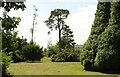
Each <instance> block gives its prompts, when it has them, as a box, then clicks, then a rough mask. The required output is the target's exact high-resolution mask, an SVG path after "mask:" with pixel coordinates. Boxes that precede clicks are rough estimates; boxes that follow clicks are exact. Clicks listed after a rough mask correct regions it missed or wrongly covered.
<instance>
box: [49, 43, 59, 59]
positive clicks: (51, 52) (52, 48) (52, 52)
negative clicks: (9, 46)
mask: <svg viewBox="0 0 120 77" xmlns="http://www.w3.org/2000/svg"><path fill="white" fill-rule="evenodd" d="M47 51H48V53H47V54H48V57H51V56H52V55H55V54H57V51H58V47H57V45H53V46H49V47H48V50H47Z"/></svg>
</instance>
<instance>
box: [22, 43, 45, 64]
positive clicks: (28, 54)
mask: <svg viewBox="0 0 120 77" xmlns="http://www.w3.org/2000/svg"><path fill="white" fill-rule="evenodd" d="M42 50H43V48H40V47H39V46H38V45H35V44H29V45H26V46H25V47H23V56H24V58H25V59H26V60H29V61H32V62H34V61H35V60H38V61H39V60H40V59H41V58H42V57H43V51H42Z"/></svg>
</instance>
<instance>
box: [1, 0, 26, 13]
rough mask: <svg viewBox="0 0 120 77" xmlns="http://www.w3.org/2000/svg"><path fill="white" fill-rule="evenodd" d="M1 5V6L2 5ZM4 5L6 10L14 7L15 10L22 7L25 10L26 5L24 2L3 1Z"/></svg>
mask: <svg viewBox="0 0 120 77" xmlns="http://www.w3.org/2000/svg"><path fill="white" fill-rule="evenodd" d="M0 7H1V6H0ZM2 7H3V8H4V9H5V10H6V11H8V12H9V11H10V10H11V9H12V8H13V9H14V10H18V9H21V10H22V11H24V10H25V8H26V6H25V4H24V2H5V1H3V2H2Z"/></svg>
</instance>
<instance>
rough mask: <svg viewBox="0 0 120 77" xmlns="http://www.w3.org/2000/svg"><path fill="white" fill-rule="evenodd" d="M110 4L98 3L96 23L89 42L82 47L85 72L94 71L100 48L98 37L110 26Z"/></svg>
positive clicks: (81, 58)
mask: <svg viewBox="0 0 120 77" xmlns="http://www.w3.org/2000/svg"><path fill="white" fill-rule="evenodd" d="M110 5H111V4H110V2H98V5H97V10H96V14H95V19H94V23H93V25H92V28H91V33H90V35H89V38H88V40H87V41H86V42H85V44H84V45H83V47H82V52H81V55H80V60H81V63H82V65H83V66H84V69H85V70H94V68H93V67H94V59H95V57H96V53H97V52H98V51H97V47H98V41H99V40H98V37H99V36H100V35H101V34H102V32H104V30H105V28H106V27H107V26H108V22H109V18H110Z"/></svg>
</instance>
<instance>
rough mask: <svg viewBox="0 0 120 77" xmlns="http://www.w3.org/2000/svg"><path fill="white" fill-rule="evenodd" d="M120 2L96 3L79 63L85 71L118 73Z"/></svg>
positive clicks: (119, 68)
mask: <svg viewBox="0 0 120 77" xmlns="http://www.w3.org/2000/svg"><path fill="white" fill-rule="evenodd" d="M119 7H120V2H112V3H110V2H100V1H99V2H98V6H97V11H96V14H95V19H94V24H93V25H92V29H91V34H90V36H89V38H88V40H87V41H86V42H85V44H84V45H83V48H82V52H81V55H80V61H81V63H82V65H83V66H84V69H85V70H95V71H102V72H110V71H112V72H113V71H120V63H119V60H120V52H119V48H120V41H119V40H120V34H119V32H120V29H119V28H120V27H119V25H118V24H120V21H119V20H120V18H119V17H120V13H119V11H120V9H119Z"/></svg>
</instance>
